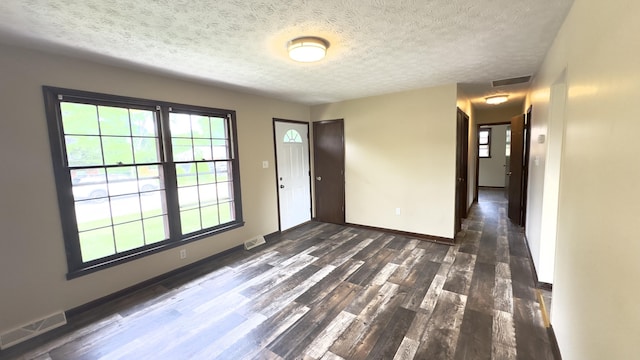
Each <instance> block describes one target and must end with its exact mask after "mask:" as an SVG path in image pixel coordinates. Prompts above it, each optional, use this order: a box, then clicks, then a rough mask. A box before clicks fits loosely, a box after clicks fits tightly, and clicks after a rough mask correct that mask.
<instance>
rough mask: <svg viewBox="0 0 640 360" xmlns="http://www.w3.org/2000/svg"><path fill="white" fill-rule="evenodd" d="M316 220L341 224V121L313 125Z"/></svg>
mask: <svg viewBox="0 0 640 360" xmlns="http://www.w3.org/2000/svg"><path fill="white" fill-rule="evenodd" d="M313 160H314V179H315V181H314V184H315V200H316V201H315V202H316V220H318V221H322V222H330V223H335V224H344V222H345V217H344V201H345V200H344V198H345V195H344V121H343V120H342V119H340V120H328V121H319V122H314V123H313Z"/></svg>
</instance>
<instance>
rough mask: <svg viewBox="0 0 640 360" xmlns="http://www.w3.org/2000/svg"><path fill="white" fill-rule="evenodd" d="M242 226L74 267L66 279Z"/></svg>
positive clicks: (239, 222)
mask: <svg viewBox="0 0 640 360" xmlns="http://www.w3.org/2000/svg"><path fill="white" fill-rule="evenodd" d="M243 226H244V221H238V222H234V223H230V224H229V225H227V226H224V227H221V228H218V229H215V230H214V231H210V232H205V233H201V234H195V235H193V236H191V237H188V238H185V239H183V240H180V241H172V242H167V243H162V244H158V246H153V247H150V248H145V249H142V250H140V251H137V252H135V253H132V254H128V255H125V256H122V257H119V258H117V259H113V260H107V261H104V262H102V263H99V264H94V265H91V266H87V267H83V268H79V269H76V270H73V271H69V272H68V273H67V280H72V279H76V278H79V277H81V276H84V275H89V274H92V273H94V272H97V271H100V270H104V269H107V268H110V267H113V266H116V265H120V264H124V263H128V262H130V261H133V260H137V259H141V258H143V257H145V256H148V255H152V254H155V253H159V252H161V251H165V250H170V249H173V248H176V247H178V246H184V245H185V244H188V243H190V242H193V241H197V240H200V239H204V238H208V237H211V236H215V235H218V234H221V233H223V232H227V231H230V230H234V229H237V228H240V227H243Z"/></svg>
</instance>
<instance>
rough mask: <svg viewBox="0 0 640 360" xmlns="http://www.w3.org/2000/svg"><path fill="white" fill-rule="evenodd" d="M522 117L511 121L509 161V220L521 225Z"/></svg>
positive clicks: (523, 142) (523, 141)
mask: <svg viewBox="0 0 640 360" xmlns="http://www.w3.org/2000/svg"><path fill="white" fill-rule="evenodd" d="M524 119H525V116H524V115H518V116H515V117H513V118H512V119H511V156H510V159H509V172H508V173H507V175H508V176H509V211H508V213H509V219H511V221H512V222H513V223H514V224H517V225H522V224H523V219H522V203H523V198H522V196H523V188H524V182H523V181H524V180H525V179H524V176H523V164H524V144H525V140H524V124H525V122H524Z"/></svg>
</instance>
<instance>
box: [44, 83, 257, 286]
mask: <svg viewBox="0 0 640 360" xmlns="http://www.w3.org/2000/svg"><path fill="white" fill-rule="evenodd" d="M42 89H43V94H44V101H45V112H46V118H47V124H48V129H49V140H50V141H49V142H50V146H51V157H52V163H53V171H54V177H55V182H56V189H57V194H58V206H59V210H60V219H61V223H62V231H63V237H64V246H65V253H66V257H67V266H68V273H67V279H73V278H76V277H79V276H83V275H86V274H89V273H92V272H95V271H98V270H101V269H104V268H108V267H112V266H115V265H118V264H122V263H125V262H129V261H131V260H135V259H139V258H141V257H144V256H147V255H150V254H153V253H157V252H160V251H164V250H168V249H171V248H175V247H178V246H182V245H185V244H186V243H189V242H192V241H196V240H200V239H204V238H209V237H211V236H213V235H216V234H220V233H222V232H226V231H229V230H232V229H236V228H239V227H242V226H244V220H243V217H242V197H241V191H240V160H239V156H238V139H237V124H236V112H235V111H234V110H225V109H217V108H209V107H203V106H195V105H186V104H179V103H172V102H166V101H156V100H148V99H141V98H134V97H126V96H118V95H110V94H102V93H96V92H88V91H82V90H73V89H65V88H59V87H52V86H43V87H42ZM65 100H67V102H69V100H72V102H78V103H86V104H92V105H96V106H100V105H106V106H119V107H126V108H130V109H143V110H153V111H155V114H156V119H157V123H156V126H157V129H156V134H157V139H158V144H159V160H158V161H159V162H160V163H161V164H162V175H161V176H162V177H163V178H164V191H165V199H166V207H167V219H168V226H169V234H168V235H169V237H168V239H166V240H163V241H159V242H156V243H152V244H147V245H144V246H142V247H137V248H135V249H131V250H128V251H123V252H117V251H116V253H115V254H113V255H110V256H107V257H103V258H99V259H95V260H91V261H87V262H83V261H82V254H81V248H80V240H79V239H80V236H79V231H78V224H77V221H76V210H75V205H74V201H75V200H74V195H73V191H72V190H73V184H72V179H71V171H72V170H71V169H72V168H71V167H69V166H68V165H67V154H66V145H65V140H64V137H65V133H64V130H63V127H62V112H61V106H60V104H61V102H64V101H65ZM171 112H180V113H189V114H190V115H206V116H211V117H220V118H224V119H226V121H227V122H226V130H225V131H227V133H228V139H229V142H230V144H229V152H230V155H229V156H230V159H225V160H219V161H224V162H227V163H228V164H230V166H231V169H229V170H228V171H230V172H232V179H231V181H230V182H231V184H232V186H233V199H232V203H233V205H232V207H233V210H234V218H235V219H234V220H232V221H231V222H227V223H224V224H221V225H216V226H213V227H208V228H206V229H202V230H199V231H194V232H191V233H188V234H184V235H183V234H182V231H181V223H180V222H181V220H180V206H179V199H178V182H177V175H176V167H175V162H174V159H173V153H172V143H171V141H172V139H171V132H170V125H169V119H170V113H171ZM211 161H212V162H214V161H215V160H211ZM134 164H135V163H134ZM136 165H137V164H136ZM102 167H103V168H105V169H106V168H108V167H113V165H107V164H103V166H102ZM215 183H216V184H218V180H216V182H215ZM141 191H142V190H139V191H138V193H141ZM199 208H202V206H201V205H199Z"/></svg>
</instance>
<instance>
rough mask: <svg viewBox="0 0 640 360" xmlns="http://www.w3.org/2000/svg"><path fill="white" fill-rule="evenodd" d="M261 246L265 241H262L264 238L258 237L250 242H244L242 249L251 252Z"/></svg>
mask: <svg viewBox="0 0 640 360" xmlns="http://www.w3.org/2000/svg"><path fill="white" fill-rule="evenodd" d="M262 244H266V241H265V240H264V236H258V237H256V238H253V239H251V240H247V241H245V242H244V248H245V249H246V250H251V249H253V248H254V247H258V246H260V245H262Z"/></svg>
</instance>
